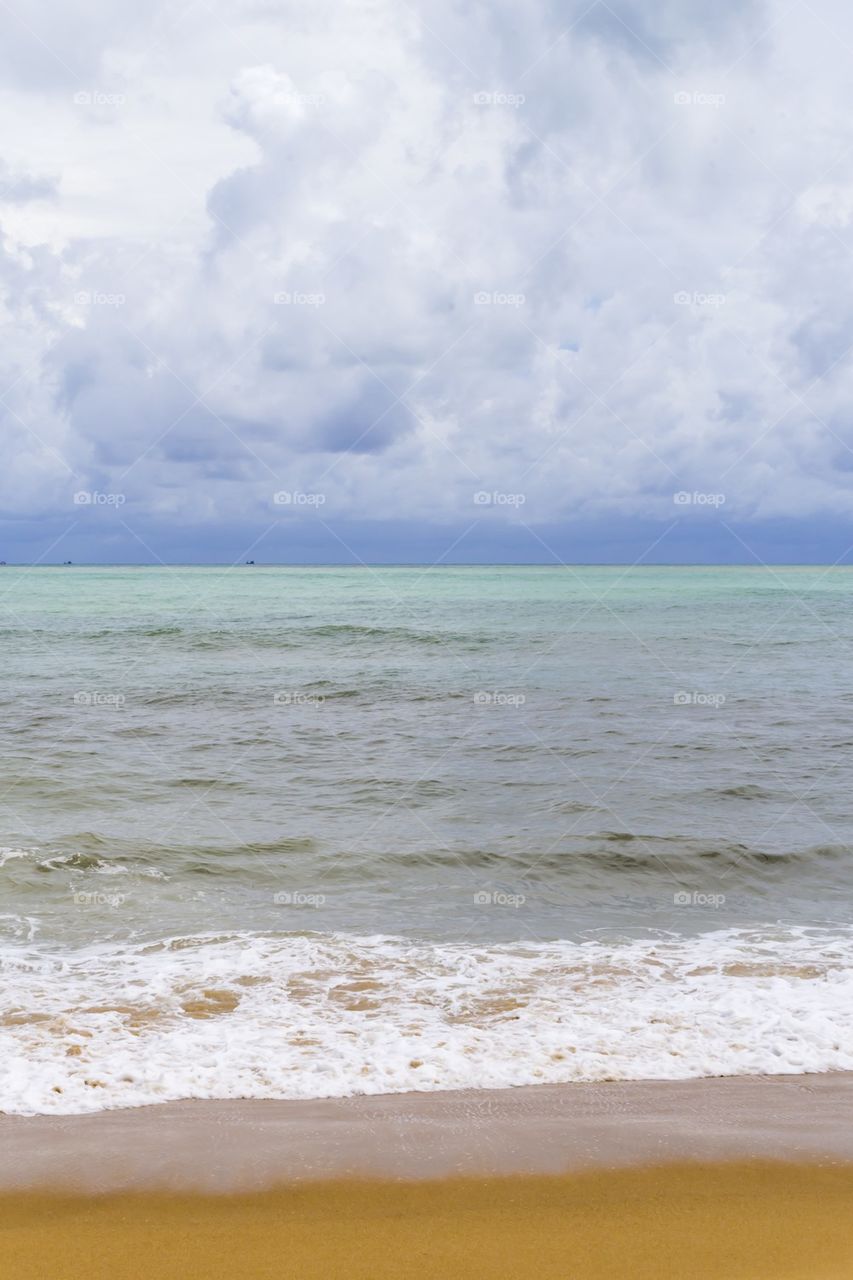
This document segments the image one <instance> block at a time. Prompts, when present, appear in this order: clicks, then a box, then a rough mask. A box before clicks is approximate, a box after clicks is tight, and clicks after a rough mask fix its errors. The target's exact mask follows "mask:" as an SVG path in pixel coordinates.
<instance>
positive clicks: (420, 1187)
mask: <svg viewBox="0 0 853 1280" xmlns="http://www.w3.org/2000/svg"><path fill="white" fill-rule="evenodd" d="M851 1118H853V1077H851V1076H850V1075H847V1074H837V1075H825V1076H794V1077H792V1076H784V1077H755V1078H738V1079H722V1080H702V1081H685V1082H660V1083H657V1082H643V1083H610V1084H602V1085H574V1086H539V1087H535V1088H530V1089H513V1090H496V1091H477V1092H464V1093H452V1094H451V1093H433V1094H406V1095H385V1096H381V1097H373V1098H350V1099H342V1100H331V1101H314V1102H250V1101H245V1102H226V1103H218V1102H186V1103H171V1104H167V1105H164V1106H155V1107H147V1108H141V1109H137V1110H132V1111H115V1112H102V1113H99V1114H96V1115H91V1116H71V1117H44V1116H39V1117H32V1118H18V1117H2V1118H0V1188H2V1189H3V1191H2V1194H0V1274H2V1275H4V1276H5V1275H9V1276H10V1277H15V1280H36V1278H38V1280H43V1278H45V1277H47V1278H49V1280H83V1278H84V1277H85V1280H143V1278H144V1280H178V1278H179V1277H180V1280H202V1278H204V1280H220V1277H221V1278H222V1280H225V1277H228V1280H242V1278H244V1277H245V1278H246V1280H265V1278H266V1277H269V1278H270V1280H272V1277H276V1280H280V1278H281V1277H294V1278H297V1277H299V1278H300V1280H314V1278H315V1277H316V1278H317V1280H320V1277H323V1280H327V1278H331V1280H337V1278H338V1277H340V1278H341V1280H344V1277H346V1280H385V1277H389V1278H390V1277H440V1278H441V1280H445V1278H447V1280H455V1278H457V1277H458V1278H459V1280H467V1278H468V1277H471V1280H473V1278H474V1277H477V1280H482V1278H485V1280H488V1278H491V1277H493V1278H495V1280H504V1278H505V1280H510V1278H511V1277H512V1280H526V1277H530V1278H531V1280H532V1278H533V1277H537V1278H539V1277H541V1278H544V1280H550V1278H551V1277H554V1280H556V1278H557V1277H559V1278H560V1280H573V1278H575V1277H577V1278H578V1280H616V1277H618V1278H619V1280H625V1278H626V1277H631V1278H632V1280H647V1278H648V1280H652V1278H653V1277H654V1280H667V1277H672V1278H673V1280H675V1278H676V1277H677V1278H678V1280H690V1278H691V1277H695V1278H697V1280H705V1278H711V1277H713V1278H714V1280H806V1277H808V1280H841V1278H842V1277H843V1278H844V1280H853V1125H851V1123H850V1121H851Z"/></svg>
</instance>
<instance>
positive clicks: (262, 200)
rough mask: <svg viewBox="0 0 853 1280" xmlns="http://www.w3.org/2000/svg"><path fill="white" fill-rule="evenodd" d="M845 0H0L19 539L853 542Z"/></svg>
mask: <svg viewBox="0 0 853 1280" xmlns="http://www.w3.org/2000/svg"><path fill="white" fill-rule="evenodd" d="M851 58H853V11H851V10H850V9H849V6H845V5H843V4H842V3H841V2H840V0H814V3H808V4H806V3H802V2H801V0H794V3H783V2H781V0H780V2H779V3H776V2H775V0H770V2H769V3H756V2H755V0H739V2H738V3H732V2H731V0H719V2H718V3H717V4H715V5H707V4H699V3H687V2H686V0H682V2H681V3H676V2H675V0H658V2H657V3H655V4H654V5H651V4H648V3H642V2H641V0H608V3H603V2H602V0H593V2H592V3H585V2H584V0H580V2H578V3H575V0H562V2H561V3H556V2H555V0H513V3H508V2H506V0H490V2H489V3H488V4H487V3H479V2H478V0H466V3H462V2H461V0H459V2H457V3H451V2H450V0H429V3H427V0H405V2H404V0H336V3H329V2H328V0H311V2H310V3H308V0H302V3H298V4H297V3H290V2H289V0H253V2H247V0H228V2H227V3H225V0H199V2H191V3H187V4H184V3H181V0H169V3H168V4H166V3H159V2H158V0H152V2H151V3H149V4H145V5H140V4H138V3H135V2H134V3H129V0H28V3H27V4H26V5H24V4H23V3H22V0H9V3H8V4H7V3H6V0H4V2H3V4H2V7H0V124H2V130H0V232H1V233H2V240H1V241H0V246H1V247H0V298H2V310H3V322H4V324H3V333H4V338H3V343H2V345H0V422H2V427H0V450H2V467H0V559H5V560H7V561H8V562H10V563H11V562H14V561H22V562H26V563H36V562H39V563H55V562H62V561H65V560H72V561H74V562H75V563H82V562H130V563H144V562H154V563H157V562H161V561H162V562H166V563H175V562H181V563H186V562H202V563H206V562H218V563H222V562H224V563H241V562H242V561H243V560H246V559H254V560H256V562H258V563H261V562H317V561H320V562H330V561H334V562H359V561H366V562H369V563H382V562H405V561H415V562H419V563H422V562H441V563H455V562H463V563H464V562H490V561H498V562H516V561H521V562H529V561H537V562H545V563H559V562H561V561H565V562H569V563H570V562H578V561H581V562H596V561H600V562H619V563H625V562H627V563H634V562H638V563H662V562H663V563H667V562H675V563H684V562H723V563H727V562H745V563H768V564H770V563H791V562H825V563H833V562H841V563H847V562H850V561H853V549H851V548H853V412H851V411H852V410H853V81H851V77H850V65H851Z"/></svg>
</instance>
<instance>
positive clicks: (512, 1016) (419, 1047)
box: [0, 929, 853, 1115]
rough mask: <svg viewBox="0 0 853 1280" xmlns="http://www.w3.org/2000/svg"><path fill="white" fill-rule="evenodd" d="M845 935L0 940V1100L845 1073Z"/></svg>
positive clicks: (852, 994)
mask: <svg viewBox="0 0 853 1280" xmlns="http://www.w3.org/2000/svg"><path fill="white" fill-rule="evenodd" d="M851 1009H853V931H851V932H850V933H842V934H837V933H834V934H829V933H828V932H826V931H816V930H806V929H799V930H777V931H773V930H764V931H757V930H753V931H738V930H725V931H718V932H715V933H709V934H704V935H702V936H700V937H695V938H685V937H676V936H671V937H666V938H663V939H654V940H649V939H645V940H635V941H628V942H624V943H621V944H605V943H601V942H544V943H529V944H525V943H512V944H504V945H489V946H473V945H462V944H453V945H451V944H446V943H441V944H438V943H436V944H430V943H423V942H410V941H406V940H402V939H396V938H384V937H373V938H363V937H351V936H345V935H340V934H336V935H278V936H270V935H235V936H229V937H193V938H184V939H173V940H171V941H170V942H168V943H163V944H157V945H153V946H148V947H144V946H126V947H109V948H108V947H106V946H102V947H100V948H92V949H89V950H87V951H86V952H85V953H84V952H75V953H72V954H69V955H66V956H64V957H58V956H56V955H53V956H48V955H46V954H44V953H37V952H35V951H34V950H32V949H29V950H27V949H24V948H16V949H13V948H6V949H5V950H3V951H0V1110H3V1111H6V1112H10V1113H14V1114H21V1115H28V1114H34V1113H55V1114H73V1113H79V1112H87V1111H97V1110H101V1109H104V1108H109V1107H128V1106H138V1105H143V1104H148V1103H155V1102H164V1101H167V1100H173V1099H180V1098H320V1097H342V1096H347V1095H352V1094H372V1093H394V1092H400V1091H406V1090H437V1089H459V1088H496V1087H501V1086H508V1085H525V1084H536V1083H542V1082H551V1083H561V1082H568V1081H581V1080H604V1079H622V1080H635V1079H685V1078H689V1077H699V1076H714V1075H739V1074H753V1073H757V1074H760V1073H799V1072H808V1071H831V1070H851V1069H853V1031H851V1019H850V1011H851Z"/></svg>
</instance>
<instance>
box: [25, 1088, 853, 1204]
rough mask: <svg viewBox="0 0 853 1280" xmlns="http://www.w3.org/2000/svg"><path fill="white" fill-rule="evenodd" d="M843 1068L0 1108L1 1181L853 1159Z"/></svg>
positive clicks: (246, 1184)
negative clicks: (84, 1110) (67, 1108)
mask: <svg viewBox="0 0 853 1280" xmlns="http://www.w3.org/2000/svg"><path fill="white" fill-rule="evenodd" d="M851 1114H853V1072H831V1073H826V1074H818V1075H800V1076H792V1075H782V1076H722V1077H712V1078H705V1079H699V1080H660V1081H658V1080H652V1081H610V1082H606V1083H596V1084H561V1085H551V1084H542V1085H528V1086H521V1087H519V1088H515V1089H483V1090H459V1091H446V1092H445V1091H436V1092H425V1093H397V1094H376V1095H359V1096H356V1097H348V1098H330V1099H316V1100H304V1101H302V1100H300V1101H276V1100H234V1101H186V1102H167V1103H157V1104H154V1105H151V1106H146V1107H138V1108H128V1109H120V1110H107V1111H99V1112H94V1113H89V1114H86V1115H72V1116H67V1115H62V1116H45V1115H38V1116H9V1115H3V1116H0V1192H18V1191H24V1190H46V1191H56V1192H69V1191H71V1192H79V1193H83V1194H95V1193H106V1192H122V1191H132V1190H145V1191H156V1190H167V1191H171V1192H198V1193H217V1194H235V1193H239V1192H248V1191H260V1190H263V1189H265V1188H269V1187H274V1186H281V1185H283V1184H286V1183H295V1182H305V1181H328V1180H333V1179H341V1178H394V1179H411V1180H424V1179H436V1178H447V1177H452V1176H469V1177H490V1176H504V1175H513V1174H514V1175H518V1174H528V1175H543V1174H549V1175H554V1174H565V1173H580V1172H584V1171H594V1170H602V1169H619V1168H624V1167H628V1166H643V1167H650V1166H654V1165H661V1164H672V1163H677V1162H685V1161H686V1162H691V1163H715V1162H724V1161H742V1160H772V1161H789V1162H795V1163H800V1164H804V1163H805V1164H821V1163H823V1164H827V1163H847V1162H850V1163H851V1164H853V1127H851V1126H849V1125H845V1124H844V1123H842V1118H843V1117H844V1116H845V1115H851Z"/></svg>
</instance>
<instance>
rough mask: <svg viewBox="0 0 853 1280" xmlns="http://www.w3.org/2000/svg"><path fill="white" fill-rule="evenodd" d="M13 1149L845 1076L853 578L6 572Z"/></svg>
mask: <svg viewBox="0 0 853 1280" xmlns="http://www.w3.org/2000/svg"><path fill="white" fill-rule="evenodd" d="M0 636H2V663H3V679H2V685H1V686H0V688H2V694H0V696H2V704H3V705H2V716H0V1111H3V1112H6V1113H11V1114H19V1115H30V1114H37V1113H53V1114H74V1113H81V1112H92V1111H98V1110H101V1109H104V1108H115V1107H131V1106H141V1105H146V1104H151V1103H156V1102H162V1101H166V1100H171V1099H181V1098H199V1099H202V1098H218V1099H225V1098H321V1097H341V1096H348V1095H354V1094H378V1093H391V1092H398V1091H407V1090H446V1089H463V1088H464V1089H485V1088H496V1087H503V1086H517V1085H530V1084H536V1083H540V1082H550V1083H555V1082H570V1081H602V1080H636V1079H656V1080H666V1079H685V1078H688V1077H703V1076H726V1075H741V1074H753V1073H794V1074H798V1073H806V1072H825V1071H833V1070H851V1069H853V928H851V883H853V881H852V880H851V871H853V852H851V850H852V849H853V794H851V761H853V661H851V659H853V570H851V569H850V568H845V567H838V568H827V567H815V568H811V567H805V568H803V567H795V568H786V567H773V568H765V567H762V566H756V567H720V568H717V567H644V566H637V567H630V568H629V567H624V566H621V567H620V566H612V567H604V568H602V567H583V566H578V567H565V566H553V567H551V566H546V565H536V566H513V567H502V566H488V567H485V566H483V567H481V566H474V567H469V566H448V567H417V566H411V567H404V568H397V567H367V566H354V567H334V566H331V567H323V566H320V567H310V568H308V567H276V566H269V567H266V566H262V565H241V566H236V567H233V568H225V567H180V566H177V567H169V568H166V567H122V566H119V567H108V566H103V567H88V566H82V567H76V566H67V567H35V568H20V567H18V568H16V567H15V566H11V565H9V566H6V567H5V568H3V569H2V571H0Z"/></svg>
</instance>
